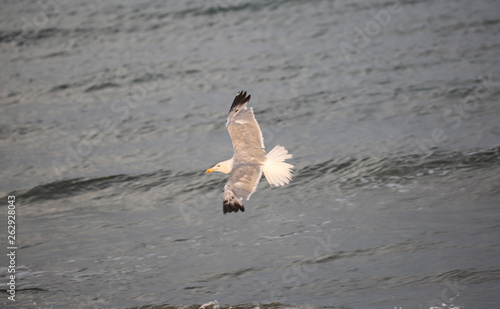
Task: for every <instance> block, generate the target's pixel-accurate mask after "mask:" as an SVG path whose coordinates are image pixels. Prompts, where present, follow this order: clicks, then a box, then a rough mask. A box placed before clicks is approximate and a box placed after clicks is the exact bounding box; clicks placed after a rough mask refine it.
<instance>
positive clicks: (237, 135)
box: [226, 91, 266, 164]
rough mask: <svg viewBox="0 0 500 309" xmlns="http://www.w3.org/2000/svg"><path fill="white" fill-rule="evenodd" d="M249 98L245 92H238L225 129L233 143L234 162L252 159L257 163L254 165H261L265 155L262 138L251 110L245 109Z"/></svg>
mask: <svg viewBox="0 0 500 309" xmlns="http://www.w3.org/2000/svg"><path fill="white" fill-rule="evenodd" d="M250 97H251V96H250V95H248V96H247V93H246V91H245V92H242V91H240V92H238V94H237V95H236V97H235V98H234V101H233V104H232V105H231V109H230V110H229V115H228V116H227V121H226V127H227V130H228V131H229V135H231V140H232V142H233V150H234V160H236V161H237V160H241V159H242V158H243V157H246V158H254V159H257V161H258V162H255V163H260V164H262V163H263V162H264V160H265V154H266V152H265V150H264V138H263V137H262V132H261V130H260V127H259V124H258V123H257V120H256V119H255V116H254V114H253V110H252V108H250V109H248V108H247V103H248V102H249V101H250Z"/></svg>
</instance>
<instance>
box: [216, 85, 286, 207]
mask: <svg viewBox="0 0 500 309" xmlns="http://www.w3.org/2000/svg"><path fill="white" fill-rule="evenodd" d="M249 101H250V95H248V96H247V93H246V91H245V92H243V91H240V92H238V94H237V95H236V97H235V98H234V101H233V104H232V105H231V109H230V110H229V115H228V116H227V121H226V128H227V130H228V131H229V135H231V140H232V141H233V150H234V155H233V157H232V158H231V159H229V160H226V161H222V162H219V163H217V164H216V165H214V167H212V168H210V169H208V170H207V173H210V172H221V173H225V174H230V176H229V180H228V181H227V183H226V185H225V186H224V202H223V203H222V205H223V208H222V209H223V212H224V214H226V213H228V212H233V211H234V212H238V211H239V210H241V211H242V212H243V211H245V207H244V206H243V203H242V200H243V199H245V198H246V199H247V200H248V199H249V198H250V196H251V195H252V193H254V192H255V190H256V189H257V185H258V184H259V181H260V178H261V177H262V173H264V176H266V179H267V182H268V183H269V185H271V187H273V186H277V187H279V186H283V185H285V184H288V183H289V182H290V180H291V179H292V171H291V169H292V168H293V165H291V164H289V163H286V162H285V160H286V159H290V158H291V157H292V155H291V154H289V153H288V151H287V150H286V149H285V147H283V146H280V145H277V146H276V147H274V148H273V150H271V151H270V152H269V153H267V154H266V150H265V148H264V138H263V137H262V132H261V130H260V128H259V124H258V123H257V120H255V116H254V114H253V110H252V108H249V109H248V108H247V103H248V102H249Z"/></svg>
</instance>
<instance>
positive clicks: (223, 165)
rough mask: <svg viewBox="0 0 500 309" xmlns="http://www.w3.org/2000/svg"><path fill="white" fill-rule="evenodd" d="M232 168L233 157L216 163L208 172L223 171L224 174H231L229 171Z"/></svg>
mask: <svg viewBox="0 0 500 309" xmlns="http://www.w3.org/2000/svg"><path fill="white" fill-rule="evenodd" d="M232 168H233V159H229V160H226V161H222V162H219V163H217V164H215V165H214V167H212V168H209V169H208V170H207V173H210V172H221V173H224V174H229V172H231V169H232Z"/></svg>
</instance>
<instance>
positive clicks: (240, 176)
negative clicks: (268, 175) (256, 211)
mask: <svg viewBox="0 0 500 309" xmlns="http://www.w3.org/2000/svg"><path fill="white" fill-rule="evenodd" d="M261 177H262V166H261V165H255V164H254V165H240V166H233V169H232V171H231V176H230V177H229V180H228V181H227V183H226V185H225V186H224V202H223V203H222V205H223V211H224V214H225V213H227V212H233V211H234V212H238V210H241V211H242V212H243V211H245V207H244V206H243V202H242V201H243V199H247V200H248V199H249V198H250V195H252V193H254V192H255V190H256V189H257V185H258V184H259V181H260V178H261Z"/></svg>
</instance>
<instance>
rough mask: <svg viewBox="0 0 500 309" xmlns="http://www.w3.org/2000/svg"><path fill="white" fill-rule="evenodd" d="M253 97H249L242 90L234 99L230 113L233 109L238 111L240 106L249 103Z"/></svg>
mask: <svg viewBox="0 0 500 309" xmlns="http://www.w3.org/2000/svg"><path fill="white" fill-rule="evenodd" d="M251 97H252V96H251V95H248V96H247V92H246V91H243V90H241V91H240V92H238V94H237V95H236V97H235V98H234V101H233V104H232V105H231V109H230V110H229V111H232V110H233V109H236V108H237V107H238V106H241V105H244V104H246V103H248V101H250V98H251Z"/></svg>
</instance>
